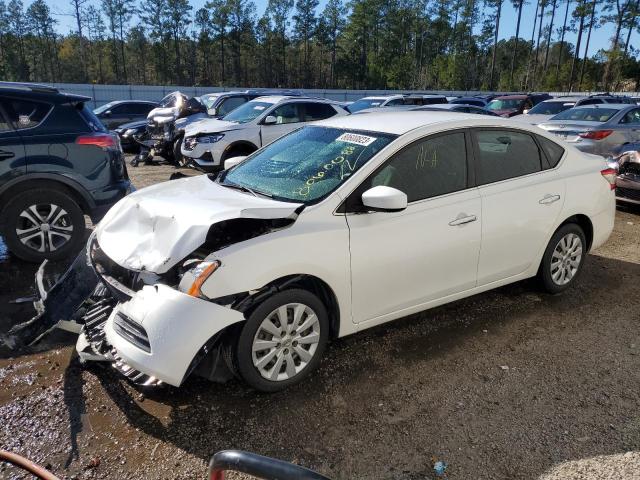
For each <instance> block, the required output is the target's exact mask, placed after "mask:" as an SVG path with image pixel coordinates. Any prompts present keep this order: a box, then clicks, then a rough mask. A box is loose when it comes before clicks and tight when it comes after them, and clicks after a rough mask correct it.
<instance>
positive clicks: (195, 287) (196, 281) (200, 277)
mask: <svg viewBox="0 0 640 480" xmlns="http://www.w3.org/2000/svg"><path fill="white" fill-rule="evenodd" d="M220 265H221V264H220V261H219V260H213V261H211V262H200V263H198V264H197V265H196V266H195V267H193V268H192V269H191V270H189V273H191V275H192V276H193V283H192V284H191V286H190V287H189V290H188V291H187V294H188V295H191V296H192V297H198V298H205V295H204V294H203V293H202V290H200V289H201V287H202V285H203V284H204V282H206V281H207V280H208V279H209V277H210V276H211V275H212V274H213V272H215V271H216V270H217V269H218V268H219V267H220Z"/></svg>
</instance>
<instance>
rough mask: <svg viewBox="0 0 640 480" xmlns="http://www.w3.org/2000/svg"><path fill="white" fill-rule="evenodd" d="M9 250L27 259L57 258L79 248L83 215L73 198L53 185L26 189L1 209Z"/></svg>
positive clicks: (37, 260)
mask: <svg viewBox="0 0 640 480" xmlns="http://www.w3.org/2000/svg"><path fill="white" fill-rule="evenodd" d="M2 220H3V222H2V223H3V224H4V226H5V240H6V242H7V246H8V247H9V250H10V251H11V252H13V254H14V255H16V256H17V257H19V258H22V259H23V260H26V261H29V262H42V261H43V260H45V259H48V260H60V259H63V258H66V257H68V256H69V255H71V254H73V253H75V252H76V251H77V250H79V249H80V247H81V245H82V241H83V239H84V232H85V222H84V214H83V213H82V210H81V209H80V206H79V205H78V204H77V203H76V201H75V200H74V199H73V198H72V197H71V196H70V195H69V194H67V193H66V192H64V191H63V190H60V189H56V188H39V189H35V190H27V191H25V192H22V193H20V194H18V195H16V196H15V197H14V198H13V199H11V200H10V201H9V202H8V204H7V206H6V207H5V209H4V210H3V219H2Z"/></svg>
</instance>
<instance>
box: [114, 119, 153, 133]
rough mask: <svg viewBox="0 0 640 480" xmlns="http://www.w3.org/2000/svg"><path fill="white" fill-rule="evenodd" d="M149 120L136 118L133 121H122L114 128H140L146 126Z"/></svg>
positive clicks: (123, 129)
mask: <svg viewBox="0 0 640 480" xmlns="http://www.w3.org/2000/svg"><path fill="white" fill-rule="evenodd" d="M148 123H149V122H148V121H147V120H136V121H135V122H129V123H123V124H122V125H118V128H117V129H116V130H122V131H123V132H124V131H125V130H128V129H130V128H140V127H146V126H147V124H148Z"/></svg>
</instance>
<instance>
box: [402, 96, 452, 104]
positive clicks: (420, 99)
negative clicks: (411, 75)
mask: <svg viewBox="0 0 640 480" xmlns="http://www.w3.org/2000/svg"><path fill="white" fill-rule="evenodd" d="M403 103H404V105H439V104H446V103H449V101H448V100H447V97H445V96H444V95H431V94H429V95H406V96H405V97H404V99H403Z"/></svg>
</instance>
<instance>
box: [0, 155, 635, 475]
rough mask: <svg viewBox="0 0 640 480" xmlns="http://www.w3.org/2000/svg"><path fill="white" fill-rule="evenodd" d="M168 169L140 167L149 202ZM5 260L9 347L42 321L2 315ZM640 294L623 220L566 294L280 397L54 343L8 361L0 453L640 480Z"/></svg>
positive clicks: (24, 309) (442, 317)
mask: <svg viewBox="0 0 640 480" xmlns="http://www.w3.org/2000/svg"><path fill="white" fill-rule="evenodd" d="M174 171H175V169H173V167H170V166H168V165H162V166H154V167H148V166H140V167H138V168H137V169H133V168H132V169H130V173H131V176H132V178H133V180H134V183H135V184H136V186H138V187H139V188H140V187H142V186H144V185H148V184H151V183H155V182H157V181H161V180H164V179H166V178H167V177H168V176H169V175H170V174H171V173H173V172H174ZM2 255H3V254H2V252H1V251H0V332H2V331H5V330H4V329H6V328H8V326H9V325H11V324H13V323H15V322H17V321H21V320H24V319H25V318H29V316H30V315H31V313H32V311H31V309H30V305H29V303H9V301H12V300H15V299H17V298H19V297H24V296H28V295H30V294H32V293H33V289H32V282H33V273H34V271H35V267H34V266H30V265H26V264H24V263H22V262H18V261H17V260H15V259H13V258H11V257H8V256H7V255H6V254H5V258H4V261H2ZM56 268H57V269H58V270H62V268H63V266H57V267H56ZM54 269H55V268H54ZM639 285H640V209H623V208H621V209H619V211H618V213H617V216H616V225H615V231H614V233H613V235H612V237H611V239H610V240H609V242H608V243H607V244H606V245H605V246H603V247H602V248H600V249H598V250H597V251H595V252H592V255H590V256H589V258H588V261H587V263H586V268H585V270H584V272H583V275H582V277H581V278H580V279H579V281H578V283H577V284H576V285H575V287H574V288H573V289H571V290H570V291H568V292H566V293H565V294H563V295H560V296H551V295H548V294H545V293H541V291H540V290H539V289H538V287H537V285H536V283H535V282H534V281H526V282H521V283H517V284H514V285H510V286H506V287H503V288H500V289H499V290H496V291H493V292H489V293H484V294H481V295H477V296H474V297H472V298H469V299H466V300H462V301H458V302H455V303H453V304H451V305H447V306H444V307H440V308H436V309H433V310H430V311H428V312H424V313H421V314H417V315H413V316H410V317H407V318H406V319H403V320H399V321H397V322H394V323H392V324H390V325H384V326H381V327H378V328H375V329H372V330H369V331H366V332H363V333H361V334H356V335H353V336H350V337H347V338H344V339H339V340H337V341H334V342H333V343H332V344H330V346H329V348H328V349H327V352H326V354H325V358H324V360H323V362H322V363H321V366H320V368H319V370H318V371H317V372H316V373H315V374H314V375H313V376H312V377H311V378H310V379H308V380H307V381H305V382H303V383H302V384H301V385H298V386H295V387H293V388H291V389H289V390H287V391H285V392H281V393H277V394H272V395H264V394H257V393H255V392H253V391H251V390H249V389H248V388H246V387H245V386H244V385H242V384H241V383H239V382H236V381H232V382H230V383H227V384H225V385H216V384H211V383H207V382H206V381H203V380H201V379H197V378H192V379H189V380H188V381H187V383H186V384H185V385H184V386H183V387H182V388H180V389H175V388H170V387H164V388H160V389H152V390H144V389H138V388H134V387H132V386H131V385H129V384H128V383H127V382H126V381H125V380H123V379H122V378H120V376H119V375H117V374H116V372H114V371H112V370H111V369H110V368H109V367H106V366H105V367H100V366H91V367H89V368H84V367H82V366H80V365H79V363H78V361H77V359H76V357H75V355H74V353H73V348H72V347H71V345H72V343H73V341H74V339H73V337H72V336H71V335H69V334H62V333H60V334H57V335H55V336H54V337H52V338H50V339H49V340H47V342H45V343H44V344H43V345H41V346H40V347H39V351H36V352H24V353H22V354H20V355H17V356H16V354H15V353H11V352H9V351H2V352H0V448H3V449H8V450H11V451H14V452H16V453H20V454H22V455H25V456H27V457H29V458H31V459H33V460H34V461H36V462H38V463H40V464H43V465H47V466H48V467H49V468H51V470H52V471H53V472H55V473H57V474H58V475H59V476H60V477H61V478H78V479H83V478H110V479H114V478H117V479H125V478H131V479H134V478H136V479H137V478H154V479H155V478H158V479H203V478H205V474H206V465H207V463H208V461H209V459H210V457H211V455H212V454H213V453H214V452H216V451H218V450H222V449H228V448H235V449H243V450H249V451H253V452H256V453H260V454H264V455H269V456H273V457H277V458H281V459H284V460H288V461H294V462H297V463H300V464H302V465H305V466H307V467H310V468H313V469H315V470H318V471H319V472H321V473H323V474H325V475H327V476H330V477H332V478H335V479H374V478H375V479H406V480H409V479H425V478H426V479H429V478H434V473H433V468H432V465H433V462H434V461H436V460H441V461H444V462H446V463H447V470H446V473H447V478H450V479H471V478H473V479H535V478H538V479H541V480H556V479H576V480H577V479H580V480H587V479H589V480H592V479H603V478H611V479H627V478H640V473H639V472H640V331H639V328H638V327H639V325H640V295H638V286H639ZM12 355H13V356H12ZM11 475H12V473H11V472H10V471H9V470H7V469H5V470H2V467H0V477H3V476H4V477H7V478H11Z"/></svg>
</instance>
